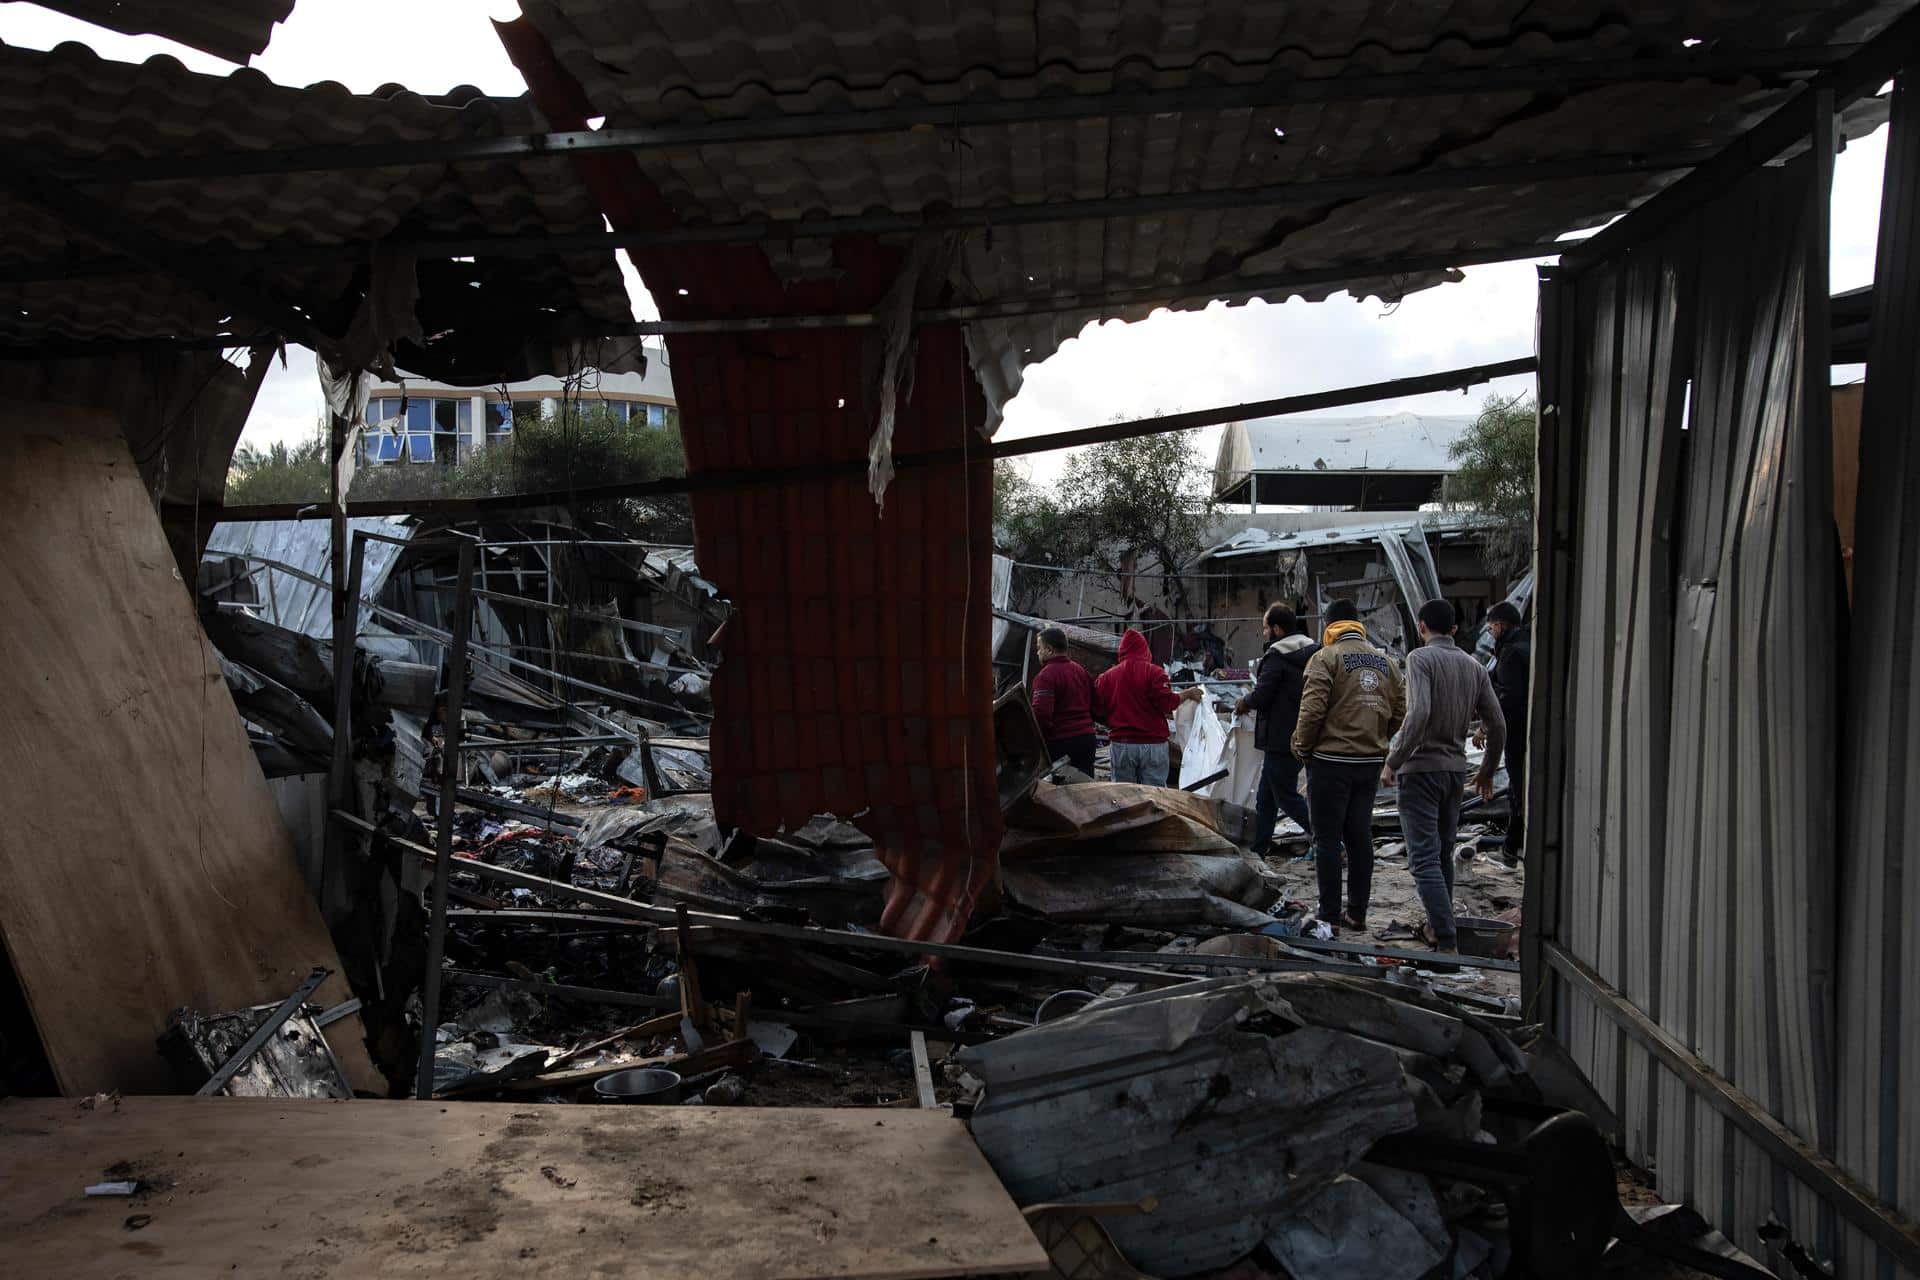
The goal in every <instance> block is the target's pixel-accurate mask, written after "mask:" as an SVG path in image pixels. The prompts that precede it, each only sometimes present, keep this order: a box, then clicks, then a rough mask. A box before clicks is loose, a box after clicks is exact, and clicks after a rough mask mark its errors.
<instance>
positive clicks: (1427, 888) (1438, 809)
mask: <svg viewBox="0 0 1920 1280" xmlns="http://www.w3.org/2000/svg"><path fill="white" fill-rule="evenodd" d="M1399 780H1400V833H1401V835H1402V836H1403V837H1405V839H1406V842H1407V857H1408V860H1409V861H1410V862H1411V863H1412V864H1413V883H1414V887H1415V888H1416V889H1418V890H1419V892H1420V905H1421V906H1423V907H1425V908H1426V909H1427V923H1428V924H1430V925H1432V926H1433V937H1434V941H1435V942H1436V943H1437V944H1438V945H1439V947H1440V948H1441V949H1442V950H1448V951H1450V950H1452V949H1453V948H1454V946H1455V945H1456V937H1457V933H1456V930H1455V928H1454V923H1453V837H1454V835H1455V833H1456V832H1458V831H1459V829H1460V796H1461V793H1462V792H1463V791H1465V790H1466V786H1467V775H1466V774H1465V773H1403V774H1401V775H1400V779H1399Z"/></svg>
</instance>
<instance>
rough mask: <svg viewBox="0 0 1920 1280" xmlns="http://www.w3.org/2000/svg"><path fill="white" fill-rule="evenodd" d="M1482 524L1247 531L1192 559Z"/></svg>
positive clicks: (1454, 517)
mask: <svg viewBox="0 0 1920 1280" xmlns="http://www.w3.org/2000/svg"><path fill="white" fill-rule="evenodd" d="M1309 514H1329V513H1324V512H1318V513H1309ZM1482 523H1483V521H1482V520H1481V519H1480V517H1478V516H1476V515H1474V514H1473V513H1471V512H1462V511H1430V512H1424V513H1422V514H1419V515H1415V516H1409V517H1407V518H1405V519H1401V520H1374V521H1369V522H1367V523H1364V524H1330V525H1327V526H1326V527H1324V528H1319V529H1295V530H1291V531H1288V532H1283V533H1276V532H1273V531H1271V530H1268V529H1261V528H1248V529H1242V530H1241V531H1240V532H1239V533H1236V534H1235V535H1234V536H1233V537H1231V538H1228V539H1227V540H1226V541H1224V542H1221V543H1218V544H1217V545H1215V546H1212V547H1209V548H1207V549H1206V550H1205V551H1202V552H1201V553H1200V554H1199V555H1198V556H1197V557H1195V561H1194V562H1195V563H1196V564H1197V563H1199V562H1200V561H1202V560H1232V559H1236V558H1239V557H1242V556H1262V555H1267V556H1270V555H1277V554H1279V553H1280V552H1282V551H1293V550H1297V549H1298V548H1300V547H1336V546H1342V545H1344V544H1347V543H1355V542H1378V541H1379V540H1380V538H1381V535H1383V534H1392V535H1394V536H1395V537H1403V536H1404V537H1414V536H1419V537H1425V536H1427V535H1428V534H1447V533H1458V532H1462V531H1465V530H1469V529H1475V528H1478V527H1479V526H1480V525H1481V524H1482Z"/></svg>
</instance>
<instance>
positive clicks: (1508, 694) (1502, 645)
mask: <svg viewBox="0 0 1920 1280" xmlns="http://www.w3.org/2000/svg"><path fill="white" fill-rule="evenodd" d="M1487 630H1489V631H1491V632H1493V646H1494V647H1493V692H1494V695H1495V696H1496V697H1497V698H1499V700H1500V714H1501V715H1503V716H1505V717H1506V721H1507V808H1508V810H1509V812H1510V814H1511V816H1509V817H1508V819H1507V840H1506V844H1505V845H1504V846H1502V847H1501V850H1500V859H1501V861H1503V862H1505V863H1506V864H1507V865H1508V866H1510V867H1517V866H1519V865H1520V855H1521V853H1522V852H1523V851H1524V850H1525V848H1526V844H1527V682H1528V679H1529V678H1530V677H1531V675H1532V670H1533V628H1531V627H1529V626H1527V625H1526V624H1525V623H1524V622H1522V621H1521V618H1520V611H1519V610H1518V609H1516V608H1514V607H1513V606H1512V605H1510V604H1508V603H1507V602H1506V601H1504V600H1502V601H1501V602H1500V603H1499V604H1497V605H1495V606H1493V608H1491V609H1489V610H1487ZM1480 745H1481V746H1485V745H1486V743H1485V742H1484V741H1482V742H1481V743H1480ZM1494 764H1495V767H1496V768H1497V767H1498V766H1499V761H1497V760H1496V761H1495V762H1494Z"/></svg>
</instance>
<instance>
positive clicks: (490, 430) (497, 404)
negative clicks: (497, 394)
mask: <svg viewBox="0 0 1920 1280" xmlns="http://www.w3.org/2000/svg"><path fill="white" fill-rule="evenodd" d="M512 435H513V405H512V404H510V403H508V402H507V401H505V400H495V401H492V402H490V403H489V404H488V405H487V443H488V444H497V443H499V442H500V441H502V440H506V439H508V438H509V437H511V436H512Z"/></svg>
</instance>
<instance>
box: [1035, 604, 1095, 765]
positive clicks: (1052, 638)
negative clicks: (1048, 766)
mask: <svg viewBox="0 0 1920 1280" xmlns="http://www.w3.org/2000/svg"><path fill="white" fill-rule="evenodd" d="M1033 651H1034V652H1035V653H1036V654H1038V655H1039V656H1040V669H1039V670H1038V671H1036V672H1034V673H1033V680H1032V682H1031V683H1030V685H1029V686H1028V687H1029V689H1030V690H1031V692H1032V694H1033V718H1034V719H1036V720H1038V721H1039V722H1040V736H1041V737H1043V738H1045V739H1046V740H1047V759H1048V760H1058V759H1059V758H1060V757H1061V756H1065V757H1066V758H1067V762H1068V763H1069V764H1071V765H1072V766H1073V767H1074V768H1076V769H1078V770H1079V771H1080V772H1082V773H1084V774H1086V775H1087V776H1088V777H1089V778H1091V777H1092V776H1093V750H1094V745H1095V743H1094V737H1093V677H1092V676H1090V675H1088V674H1087V669H1086V668H1085V667H1083V666H1081V665H1080V664H1079V663H1077V662H1075V661H1074V660H1073V659H1072V658H1069V657H1068V656H1067V633H1066V632H1064V631H1062V630H1061V629H1060V628H1058V627H1043V628H1041V630H1040V634H1039V635H1037V636H1035V637H1034V638H1033Z"/></svg>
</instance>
